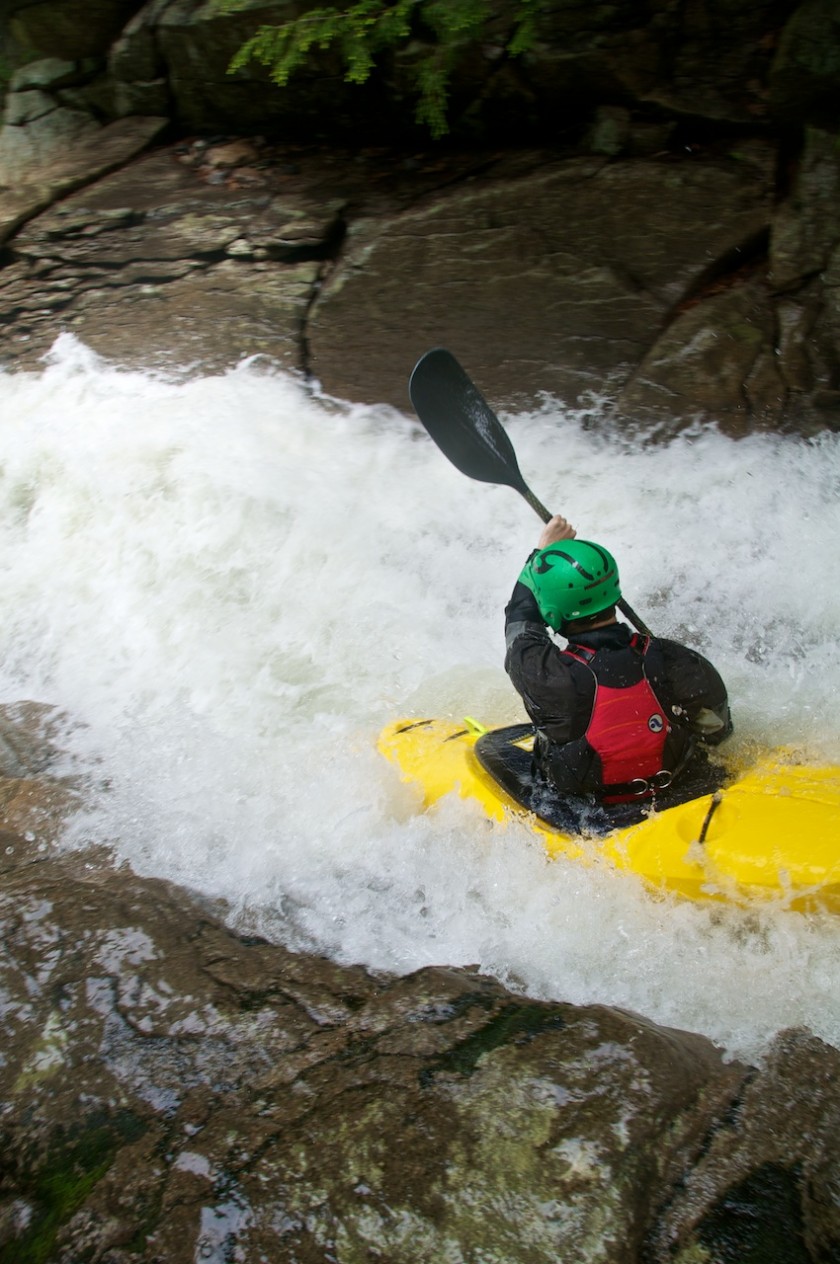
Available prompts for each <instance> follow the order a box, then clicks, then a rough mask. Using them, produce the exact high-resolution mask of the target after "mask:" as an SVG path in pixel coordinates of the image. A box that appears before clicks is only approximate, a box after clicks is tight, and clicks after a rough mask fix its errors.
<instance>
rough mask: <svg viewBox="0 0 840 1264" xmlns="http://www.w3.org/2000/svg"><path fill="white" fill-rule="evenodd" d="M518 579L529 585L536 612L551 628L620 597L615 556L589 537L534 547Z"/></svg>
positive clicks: (606, 606)
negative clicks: (534, 549) (541, 547)
mask: <svg viewBox="0 0 840 1264" xmlns="http://www.w3.org/2000/svg"><path fill="white" fill-rule="evenodd" d="M519 582H520V583H522V584H525V586H526V587H527V588H530V589H531V592H532V593H533V594H534V596H535V597H536V599H537V605H538V606H539V608H540V614H541V615H542V617H543V619H544V620H545V622H546V623H547V624H548V626H549V627H550V628H553V629H554V631H555V632H559V631H560V630H561V626H562V624H563V623H565V622H566V621H567V620H569V619H585V618H586V617H587V616H588V615H590V614H599V613H600V612H601V611H602V610H608V609H609V608H610V606H614V605H615V604H616V602H617V601H618V600H619V598H620V597H621V589H620V588H619V586H618V567H617V566H616V564H615V558H614V557H613V555H612V554H611V553H608V552H607V550H606V549H605V548H602V547H601V545H600V544H593V543H592V541H591V540H560V541H558V543H557V544H549V545H548V547H547V548H544V549H538V550H537V551H536V553H535V554H534V555H533V557H531V558H529V560H528V561H527V562H526V564H525V567H524V569H523V571H522V574H521V575H520V576H519Z"/></svg>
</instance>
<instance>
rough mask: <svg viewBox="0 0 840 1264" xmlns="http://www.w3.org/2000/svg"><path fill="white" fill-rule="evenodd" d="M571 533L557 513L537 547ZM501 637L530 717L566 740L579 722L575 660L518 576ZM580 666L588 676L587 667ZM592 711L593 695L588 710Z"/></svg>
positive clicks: (574, 733)
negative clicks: (554, 636) (558, 641)
mask: <svg viewBox="0 0 840 1264" xmlns="http://www.w3.org/2000/svg"><path fill="white" fill-rule="evenodd" d="M574 534H575V531H574V527H572V526H570V524H569V523H568V522H567V521H566V519H565V518H563V517H562V516H561V515H559V514H558V515H556V517H554V518H552V519H551V521H550V522H547V523H546V525H545V528H544V529H543V532H542V535H541V536H540V539H539V544H538V547H539V548H546V547H547V546H548V545H549V544H556V543H557V542H558V541H559V540H571V539H573V538H574ZM505 641H506V652H505V670H506V672H507V673H508V675H509V676H510V679H511V683H512V684H513V686H514V688H515V689H516V690H517V692H518V693H519V695H520V697H521V698H522V701H523V703H524V704H525V710H526V711H527V712H528V715H529V716H530V718H531V720H532V721H533V723H534V724H536V725H537V727H538V728H540V729H541V730H542V732H543V733H545V734H546V736H547V737H549V738H551V740H552V741H555V742H568V741H570V740H571V739H572V738H573V737H575V736H577V727H579V724H578V718H577V717H578V710H579V705H578V703H579V699H578V688H577V686H576V683H575V670H574V669H575V666H576V665H575V664H574V663H571V662H570V661H569V660H567V659H566V658H565V656H564V655H562V654H561V653H560V651H559V649H558V647H557V645H556V644H555V642H554V641H553V640H552V638H551V636H550V634H549V631H548V628H547V627H546V625H545V622H544V620H543V617H542V615H541V614H540V608H539V606H538V605H537V599H536V597H535V596H534V594H533V593H532V592H531V589H530V588H528V587H527V586H526V585H525V584H523V583H520V582H519V580H517V582H516V584H515V586H514V589H513V593H512V594H511V598H510V601H509V602H508V604H507V606H506V607H505ZM579 670H581V671H582V674H583V675H585V676H587V677H588V672H586V671H585V670H584V669H579ZM587 683H588V681H587ZM590 710H591V699H589V700H588V704H587V707H586V714H588V713H589V711H590ZM576 726H577V727H576ZM584 727H586V724H585V721H584Z"/></svg>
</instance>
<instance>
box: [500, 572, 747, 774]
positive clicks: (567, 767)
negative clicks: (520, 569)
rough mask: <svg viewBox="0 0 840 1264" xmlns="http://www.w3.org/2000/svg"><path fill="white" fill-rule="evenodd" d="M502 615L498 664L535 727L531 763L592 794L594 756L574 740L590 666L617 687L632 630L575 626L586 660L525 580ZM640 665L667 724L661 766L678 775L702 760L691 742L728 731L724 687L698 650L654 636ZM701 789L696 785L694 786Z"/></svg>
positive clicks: (591, 691) (715, 739)
mask: <svg viewBox="0 0 840 1264" xmlns="http://www.w3.org/2000/svg"><path fill="white" fill-rule="evenodd" d="M505 615H506V620H505V639H506V646H507V649H506V655H505V670H506V671H507V673H508V675H509V676H510V678H511V681H512V682H513V685H514V686H515V688H516V690H517V692H518V693H519V694H520V696H521V697H522V700H523V702H524V704H525V709H526V711H527V713H528V716H529V717H530V719H531V721H532V723H533V724H534V725H535V726H536V729H537V740H536V743H535V748H534V749H535V762H536V765H537V769H538V770H539V772H540V773H541V774H542V775H543V776H544V777H545V778H546V780H547V781H548V783H549V784H550V785H551V786H552V787H553V788H554V789H556V790H557V791H559V792H561V793H562V794H564V795H592V794H594V795H595V796H596V797H597V795H598V792H599V790H600V791H602V790H603V781H602V777H601V769H600V761H599V759H598V757H597V754H595V755H594V757H593V754H594V753H593V752H592V750H591V748H590V747H588V745H587V744H586V743H582V742H580V741H579V740H578V739H581V738H583V736H584V734H585V733H586V731H587V728H588V726H589V723H590V719H591V718H592V715H593V706H594V702H595V692H596V683H595V676H594V675H593V669H597V673H598V680H599V681H600V682H601V683H602V684H609V685H613V686H616V687H622V686H623V685H624V684H626V683H628V682H627V681H624V680H622V679H621V678H620V676H621V672H622V671H624V670H625V669H626V665H627V663H628V660H632V659H634V658H635V659H636V663H638V656H634V655H633V653H632V651H631V650H630V646H631V642H632V640H633V637H634V633H633V632H632V630H631V629H630V628H629V627H627V625H626V624H623V623H613V624H608V625H607V626H606V627H603V628H597V629H595V630H594V631H589V632H583V633H578V634H576V635H575V637H574V643H575V645H578V646H582V647H584V651H589V652H590V653H594V654H595V655H596V656H597V657H596V658H595V659H593V668H590V667H589V666H587V665H586V664H585V663H583V662H580V661H578V660H577V659H576V658H573V657H572V656H571V654H568V653H566V652H565V651H564V650H562V649H561V648H560V647H559V646H558V645H556V644H555V642H554V641H553V640H552V638H551V635H550V633H549V631H548V629H547V627H546V625H545V624H544V622H543V620H542V616H541V615H540V611H539V606H538V605H537V601H536V598H535V597H534V594H533V593H532V592H531V590H530V589H529V588H527V587H526V586H525V585H524V584H522V583H519V582H517V584H516V587H515V588H514V590H513V595H512V597H511V600H510V602H509V603H508V605H507V607H506V610H505ZM613 665H615V669H616V671H617V672H618V677H616V676H615V672H614V673H613V678H611V677H610V672H611V669H612V667H613ZM644 672H645V675H646V677H647V680H648V681H649V683H650V685H651V687H652V689H653V691H654V693H655V695H656V697H657V698H658V700H659V701H660V703H661V705H662V708H663V711H664V713H665V715H666V717H667V722H668V725H669V726H670V727H671V728H672V733H671V735H670V736H669V738H668V744H667V745H666V754H667V761H666V766H667V767H670V768H672V769H673V770H674V774H675V777H678V776H681V775H682V774H683V772H684V770H686V769H687V768H689V767H691V766H692V765H695V766H696V765H697V764H698V762H699V763H702V762H703V761H702V757H701V759H700V760H699V761H698V758H697V756H696V755H695V754H694V751H695V747H696V746H697V743H698V742H699V743H701V744H702V745H705V746H716V745H717V744H718V743H719V742H722V741H723V740H724V738H726V737H728V736H729V734H730V733H731V732H732V721H731V718H730V715H729V704H728V700H727V695H726V687H725V686H724V683H723V681H722V680H721V678H720V676H719V674H718V672H717V671H716V670H715V668H714V667H713V666H712V664H711V663H710V662H709V661H708V660H707V659H705V658H704V657H703V655H702V654H698V653H697V651H696V650H692V649H689V648H688V647H687V646H684V645H681V644H679V642H677V641H670V640H666V639H664V638H660V637H655V638H652V639H651V641H650V645H649V650H648V652H647V653H646V654H645V657H644ZM582 749H585V750H586V751H587V752H588V753H587V755H586V758H582V756H581V750H582ZM718 780H719V777H718ZM703 789H704V787H703V786H702V785H700V786H699V788H698V789H696V790H694V793H702V792H703ZM671 793H672V794H673V792H671ZM679 797H681V798H682V797H684V796H682V795H680V796H679Z"/></svg>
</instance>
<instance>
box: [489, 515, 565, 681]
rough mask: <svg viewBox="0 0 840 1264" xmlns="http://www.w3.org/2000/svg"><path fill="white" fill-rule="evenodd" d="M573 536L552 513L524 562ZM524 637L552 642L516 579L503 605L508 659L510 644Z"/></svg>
mask: <svg viewBox="0 0 840 1264" xmlns="http://www.w3.org/2000/svg"><path fill="white" fill-rule="evenodd" d="M576 534H577V532H576V531H575V529H574V527H573V526H572V524H571V523H570V522H568V521H567V520H566V519H565V518H564V517H563V515H562V514H555V515H554V517H553V518H550V519H549V521H548V522H547V523H546V524H545V526H544V527H543V529H542V531H541V533H540V538H539V540H538V541H537V548H536V549H534V550H533V552H532V553H531V554H530V555H529V557H528V561H530V560H531V558H532V557H533V556H534V553H536V551H537V549H546V548H548V546H549V544H557V543H558V541H560V540H573V539H574V538H575V536H576ZM525 634H528V635H530V636H532V637H534V636H536V637H538V638H539V639H540V640H544V641H548V642H549V643H552V642H551V638H550V637H549V635H548V630H547V629H546V626H545V622H544V621H543V617H542V615H541V614H540V608H539V606H538V605H537V599H536V597H535V596H534V594H533V593H532V592H531V590H530V588H526V586H525V585H524V584H522V583H520V582H519V580H517V581H516V584H515V585H514V589H513V593H512V595H511V599H510V601H509V602H508V604H507V605H506V606H505V646H506V649H507V653H508V657H509V655H510V648H511V646H512V644H513V642H514V641H515V640H516V638H517V637H519V636H523V635H525ZM508 670H509V669H508Z"/></svg>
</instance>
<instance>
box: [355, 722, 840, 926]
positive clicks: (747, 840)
mask: <svg viewBox="0 0 840 1264" xmlns="http://www.w3.org/2000/svg"><path fill="white" fill-rule="evenodd" d="M488 742H490V743H492V749H491V748H490V747H488V745H487V743H488ZM532 743H533V735H532V731H531V730H530V727H529V726H526V725H518V726H511V727H510V728H508V729H504V730H495V731H491V732H489V733H488V732H487V730H484V729H483V728H482V726H480V725H478V724H476V723H475V722H474V721H465V722H463V723H461V724H458V723H454V722H452V721H446V720H423V719H414V720H412V719H405V720H398V721H397V722H396V723H394V724H391V725H389V726H388V727H387V728H386V729H385V730H384V731H383V732H382V734H381V735H380V738H379V742H378V747H379V750H380V751H381V753H382V754H383V755H384V756H385V757H386V758H387V759H389V760H390V761H391V762H392V763H394V764H395V765H396V766H397V768H398V769H399V770H400V773H401V775H402V779H403V780H404V781H407V782H412V783H415V784H416V785H417V786H418V787H419V788H420V789H421V790H422V793H423V798H424V806H426V807H430V806H431V805H432V804H434V803H435V802H437V801H438V800H439V799H441V798H443V797H444V796H445V795H447V794H450V793H452V792H456V793H458V794H460V795H461V796H462V797H463V798H466V799H476V800H477V801H478V802H479V803H480V804H481V806H482V808H483V809H484V812H485V813H486V815H487V816H488V817H489V818H491V819H492V820H495V821H500V822H505V821H507V820H510V819H511V818H512V817H517V818H519V819H520V820H521V819H526V820H527V821H528V822H529V824H530V825H531V826H532V828H533V829H534V830H535V831H536V833H537V834H538V835H539V836H540V837H541V839H542V841H543V843H544V845H545V848H546V850H547V852H548V854H549V855H550V856H566V857H569V858H572V859H575V860H580V861H583V862H584V863H605V862H606V863H608V864H610V865H612V866H614V867H615V868H616V869H618V870H629V871H630V872H632V873H634V874H637V875H638V876H639V877H640V878H642V879H643V880H644V881H645V882H646V883H647V884H648V885H649V886H650V887H651V888H653V889H655V890H658V891H670V892H673V893H675V894H678V895H681V896H684V897H687V898H688V899H691V900H728V901H730V902H734V903H738V904H747V903H750V902H755V901H757V900H760V901H762V902H765V903H766V902H768V901H775V902H776V903H778V905H779V906H780V907H783V908H791V909H797V910H800V911H803V912H808V911H814V910H819V909H828V910H830V911H831V912H840V767H833V766H827V767H819V766H814V765H811V764H803V763H797V762H796V760H795V758H794V757H793V756H792V755H791V756H789V757H788V756H786V755H785V753H784V752H783V751H782V752H779V751H776V752H773V753H772V754H770V755H768V756H766V757H765V758H763V759H762V760H760V761H759V762H757V763H755V764H754V765H752V766H751V767H749V768H748V769H746V770H745V771H743V772H742V773H740V774H739V775H736V776H734V778H733V779H732V780H731V781H730V782H729V784H727V785H725V786H724V787H723V788H722V789H719V790H717V791H716V792H715V793H713V794H702V795H700V797H698V798H693V799H691V800H689V801H688V802H684V803H679V804H677V805H676V806H673V807H667V808H664V809H659V810H654V811H651V812H650V813H649V814H648V815H646V816H644V817H643V818H642V819H640V820H637V821H636V822H635V823H633V824H629V825H626V824H625V825H619V826H616V827H615V828H613V829H611V830H610V832H609V833H606V834H601V835H588V834H586V833H573V832H564V831H563V830H562V829H558V828H557V826H556V824H550V823H549V822H548V821H547V820H545V819H543V818H542V817H541V816H539V815H537V814H536V812H534V811H528V810H527V809H526V808H525V807H523V801H524V802H526V803H527V802H528V799H527V795H517V794H516V790H517V782H516V761H517V757H518V758H519V759H520V761H521V766H522V767H525V766H529V765H530V753H529V751H530V746H531V745H532ZM477 744H478V751H477V750H476V747H477ZM482 746H483V747H484V748H485V750H483V749H482ZM487 750H489V751H490V754H491V755H492V756H493V757H492V758H489V759H488V757H487V753H486V752H487ZM500 752H502V753H503V754H504V759H503V760H502V762H501V764H500V763H499V759H498V756H499V753H500ZM505 752H506V753H505ZM517 752H518V756H517ZM490 768H492V769H493V772H491V771H489V769H490ZM506 772H507V775H505V774H506ZM494 774H495V775H494ZM499 776H501V781H500V780H499ZM503 783H504V784H503Z"/></svg>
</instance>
